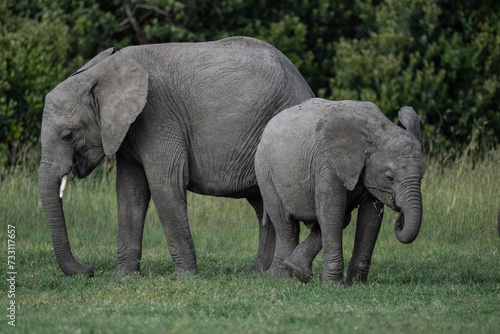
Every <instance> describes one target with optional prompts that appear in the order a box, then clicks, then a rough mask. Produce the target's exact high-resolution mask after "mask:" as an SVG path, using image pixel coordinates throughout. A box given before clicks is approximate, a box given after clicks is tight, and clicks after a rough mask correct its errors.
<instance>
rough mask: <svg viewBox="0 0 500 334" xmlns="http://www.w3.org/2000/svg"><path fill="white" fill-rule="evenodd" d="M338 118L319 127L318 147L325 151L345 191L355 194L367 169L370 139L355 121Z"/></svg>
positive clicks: (317, 133) (324, 155)
mask: <svg viewBox="0 0 500 334" xmlns="http://www.w3.org/2000/svg"><path fill="white" fill-rule="evenodd" d="M338 116H339V117H335V118H334V119H329V120H328V121H326V122H324V123H322V122H320V123H318V126H317V128H316V136H317V143H318V145H319V146H320V147H322V149H320V152H321V155H322V156H323V157H324V158H325V159H328V161H329V163H330V164H332V167H333V170H334V171H335V174H336V175H337V176H338V177H339V179H340V180H341V181H342V183H343V184H344V187H346V188H347V190H349V191H352V190H353V189H354V187H355V186H356V184H357V183H358V180H359V176H360V175H361V172H362V171H363V168H364V167H365V160H366V156H367V152H368V138H366V135H365V134H364V133H363V132H362V131H361V130H360V127H359V126H357V125H356V124H354V123H353V122H352V119H349V117H343V115H340V114H339V115H338Z"/></svg>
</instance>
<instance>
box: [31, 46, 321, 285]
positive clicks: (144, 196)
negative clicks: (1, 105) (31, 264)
mask: <svg viewBox="0 0 500 334" xmlns="http://www.w3.org/2000/svg"><path fill="white" fill-rule="evenodd" d="M313 96H314V95H313V93H312V91H311V89H310V88H309V86H308V84H307V83H306V82H305V80H304V78H303V77H302V76H301V75H300V73H299V72H298V71H297V69H296V68H295V67H294V65H293V64H292V63H291V62H290V60H289V59H288V58H286V57H285V56H284V55H283V54H282V53H281V52H279V51H278V50H277V49H275V48H274V47H272V46H270V45H269V44H267V43H264V42H261V41H259V40H255V39H251V38H245V37H233V38H227V39H223V40H220V41H216V42H207V43H170V44H158V45H144V46H132V47H127V48H124V49H123V50H121V51H116V50H115V49H113V48H111V49H108V50H106V51H103V52H102V53H100V54H98V55H97V56H96V57H95V58H93V59H92V60H90V61H89V62H88V63H87V64H86V65H85V66H83V67H82V68H81V69H79V70H78V71H77V72H76V73H75V74H73V75H72V76H70V77H69V78H68V79H66V80H65V81H63V82H62V83H60V84H59V85H58V86H57V87H56V88H54V90H52V91H51V92H50V93H49V94H48V95H47V96H46V100H45V107H44V113H43V122H42V131H41V142H42V157H41V162H40V169H39V192H40V197H41V200H42V204H43V208H44V210H45V214H46V217H47V220H48V223H49V227H50V232H51V235H52V243H53V246H54V251H55V254H56V258H57V262H58V264H59V266H60V267H61V269H62V271H63V272H64V273H65V274H67V275H75V274H87V275H92V274H93V271H94V267H93V266H91V265H86V264H80V263H78V262H77V261H76V260H75V259H74V257H73V255H72V253H71V249H70V245H69V242H68V236H67V232H66V225H65V218H64V212H63V207H62V200H61V198H62V193H63V190H64V185H65V183H66V175H67V174H68V173H70V171H71V170H72V169H73V168H74V169H75V170H76V173H77V174H78V177H80V178H83V177H85V176H86V175H88V174H89V173H90V172H91V171H92V170H93V169H94V168H95V167H96V166H97V165H98V164H99V162H100V161H101V160H102V159H103V158H104V156H109V155H113V154H116V162H117V176H116V194H117V199H118V266H117V267H116V270H115V272H116V273H134V272H140V260H141V249H142V233H143V227H144V218H145V216H146V211H147V208H148V205H149V201H150V198H151V197H152V198H153V201H154V202H155V204H156V207H157V210H158V214H159V217H160V220H161V224H162V227H163V230H164V233H165V236H166V239H167V245H168V249H169V252H170V255H171V256H172V258H173V260H174V262H175V265H176V273H177V274H186V273H192V274H196V273H198V269H197V265H196V255H195V249H194V245H193V241H192V238H191V234H190V230H189V226H188V217H187V205H186V191H187V190H190V191H193V192H196V193H199V194H205V195H214V196H226V197H233V198H246V199H247V200H248V201H249V202H250V204H251V205H252V206H253V207H254V209H255V211H256V213H257V217H258V219H259V220H261V218H262V199H261V197H260V193H259V189H258V186H257V181H256V177H255V171H254V155H255V150H256V148H257V144H258V141H259V138H260V135H261V134H262V131H263V129H264V127H265V125H266V124H267V122H268V121H269V119H271V118H272V117H273V116H274V115H275V114H277V113H278V112H279V111H281V110H283V109H285V108H287V107H290V106H293V105H296V104H298V103H300V102H303V101H304V100H307V99H309V98H311V97H313ZM259 225H262V224H259ZM274 240H275V234H274V229H273V228H272V227H271V228H269V227H267V228H266V227H261V228H260V234H259V249H258V253H257V258H256V260H255V262H254V264H253V266H252V268H251V269H252V270H266V269H267V268H268V267H269V265H270V264H271V261H272V254H273V253H274Z"/></svg>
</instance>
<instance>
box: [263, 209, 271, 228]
mask: <svg viewBox="0 0 500 334" xmlns="http://www.w3.org/2000/svg"><path fill="white" fill-rule="evenodd" d="M270 219H271V218H269V215H268V214H267V210H266V207H265V206H264V210H263V212H262V226H266V225H267V224H269V220H270Z"/></svg>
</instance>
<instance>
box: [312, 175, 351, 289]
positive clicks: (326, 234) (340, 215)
mask: <svg viewBox="0 0 500 334" xmlns="http://www.w3.org/2000/svg"><path fill="white" fill-rule="evenodd" d="M332 180H333V181H332ZM332 180H329V181H330V182H320V183H319V185H317V187H316V207H317V209H316V212H317V216H318V222H319V225H320V227H321V236H322V238H321V239H322V243H323V283H324V284H328V283H333V284H343V281H344V257H343V251H342V232H343V230H344V224H345V220H346V219H345V212H346V201H347V199H346V198H347V190H346V189H345V188H344V187H343V186H342V185H341V184H340V183H338V182H335V178H334V177H332Z"/></svg>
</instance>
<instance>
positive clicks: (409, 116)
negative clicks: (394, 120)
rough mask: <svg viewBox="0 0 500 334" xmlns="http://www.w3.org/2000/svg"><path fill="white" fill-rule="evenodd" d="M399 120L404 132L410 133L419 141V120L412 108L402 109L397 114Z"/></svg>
mask: <svg viewBox="0 0 500 334" xmlns="http://www.w3.org/2000/svg"><path fill="white" fill-rule="evenodd" d="M398 117H399V120H400V121H401V124H403V125H404V127H405V128H406V130H408V131H409V132H411V133H412V134H413V135H414V136H415V138H417V140H418V141H420V120H419V119H418V116H417V113H416V112H415V110H414V109H413V108H412V107H408V106H406V107H403V108H401V109H400V110H399V112H398Z"/></svg>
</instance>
